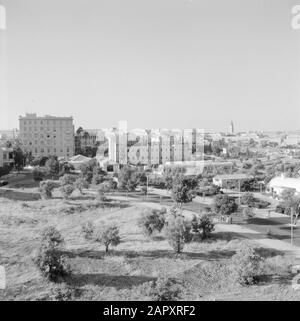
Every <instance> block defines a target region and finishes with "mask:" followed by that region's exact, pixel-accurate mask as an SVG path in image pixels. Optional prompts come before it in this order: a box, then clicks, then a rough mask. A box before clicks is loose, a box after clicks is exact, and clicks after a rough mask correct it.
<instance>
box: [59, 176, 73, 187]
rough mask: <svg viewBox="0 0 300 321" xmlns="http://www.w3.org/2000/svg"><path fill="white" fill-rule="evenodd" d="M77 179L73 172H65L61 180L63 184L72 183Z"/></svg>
mask: <svg viewBox="0 0 300 321" xmlns="http://www.w3.org/2000/svg"><path fill="white" fill-rule="evenodd" d="M75 180H76V176H74V175H72V174H65V175H64V176H62V177H60V179H59V182H60V184H61V185H62V186H63V185H72V184H74V182H75Z"/></svg>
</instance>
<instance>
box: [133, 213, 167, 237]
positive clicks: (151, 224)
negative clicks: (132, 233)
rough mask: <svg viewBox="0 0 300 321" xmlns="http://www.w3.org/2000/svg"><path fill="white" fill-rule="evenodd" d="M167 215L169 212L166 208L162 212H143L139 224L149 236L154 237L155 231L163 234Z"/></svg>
mask: <svg viewBox="0 0 300 321" xmlns="http://www.w3.org/2000/svg"><path fill="white" fill-rule="evenodd" d="M166 213H167V210H166V209H165V208H162V209H160V210H158V209H146V210H144V211H143V212H142V216H141V218H140V219H139V222H138V224H139V226H140V227H142V229H143V231H144V233H145V234H146V235H148V236H150V235H152V234H153V233H154V232H155V231H158V232H161V230H162V229H163V227H164V225H165V220H166Z"/></svg>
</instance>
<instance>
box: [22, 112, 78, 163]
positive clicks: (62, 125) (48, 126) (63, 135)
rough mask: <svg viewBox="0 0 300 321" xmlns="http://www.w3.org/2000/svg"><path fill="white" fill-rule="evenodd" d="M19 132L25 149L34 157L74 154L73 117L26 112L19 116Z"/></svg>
mask: <svg viewBox="0 0 300 321" xmlns="http://www.w3.org/2000/svg"><path fill="white" fill-rule="evenodd" d="M19 126H20V134H19V138H20V140H21V141H22V143H23V145H24V147H25V149H26V150H27V151H31V153H32V155H33V156H34V157H37V156H47V155H55V156H58V157H64V158H66V159H67V158H69V157H71V156H73V155H74V125H73V117H56V116H50V115H45V116H42V117H41V116H37V114H26V115H25V116H20V118H19Z"/></svg>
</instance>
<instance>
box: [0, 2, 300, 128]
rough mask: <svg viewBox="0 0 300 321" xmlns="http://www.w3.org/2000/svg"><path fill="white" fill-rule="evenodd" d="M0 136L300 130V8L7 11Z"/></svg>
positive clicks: (9, 5) (21, 5)
mask: <svg viewBox="0 0 300 321" xmlns="http://www.w3.org/2000/svg"><path fill="white" fill-rule="evenodd" d="M0 3H2V4H4V5H5V7H6V11H7V17H6V18H7V19H6V20H7V28H6V30H0V37H1V42H0V45H1V48H0V49H1V50H0V55H1V56H0V58H1V61H2V62H1V66H2V67H1V69H0V76H1V78H2V81H1V84H2V85H1V88H0V94H1V95H2V99H1V106H0V107H1V109H0V128H2V129H6V128H12V127H18V117H19V115H24V114H25V113H26V112H37V113H38V114H41V115H44V114H53V115H57V116H60V115H61V116H70V115H73V117H74V121H75V127H78V126H82V127H84V128H101V127H105V128H106V127H112V126H115V125H116V124H117V121H118V120H122V119H126V120H127V121H128V125H129V128H136V127H145V128H159V127H165V128H173V127H175V128H176V127H177V128H178V127H179V128H180V127H181V128H191V127H197V128H204V129H206V130H220V131H226V130H228V127H229V124H230V120H233V121H234V123H235V128H236V130H238V131H242V130H289V129H300V94H299V89H300V77H299V75H300V68H299V62H300V30H293V29H292V28H291V23H290V22H291V19H292V14H291V9H292V7H293V6H294V5H295V4H300V0H299V1H298V0H226V1H225V0H218V1H217V0H214V1H212V0H51V1H48V0H0Z"/></svg>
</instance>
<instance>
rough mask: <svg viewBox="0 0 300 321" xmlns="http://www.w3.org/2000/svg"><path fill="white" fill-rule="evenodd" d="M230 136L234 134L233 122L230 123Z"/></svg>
mask: <svg viewBox="0 0 300 321" xmlns="http://www.w3.org/2000/svg"><path fill="white" fill-rule="evenodd" d="M230 134H232V135H233V134H234V126H233V121H231V123H230Z"/></svg>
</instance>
